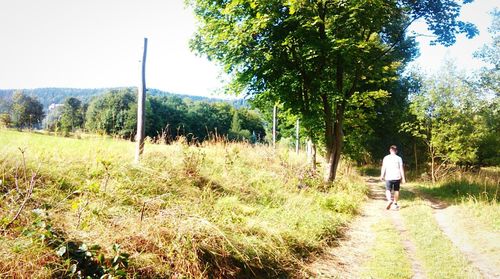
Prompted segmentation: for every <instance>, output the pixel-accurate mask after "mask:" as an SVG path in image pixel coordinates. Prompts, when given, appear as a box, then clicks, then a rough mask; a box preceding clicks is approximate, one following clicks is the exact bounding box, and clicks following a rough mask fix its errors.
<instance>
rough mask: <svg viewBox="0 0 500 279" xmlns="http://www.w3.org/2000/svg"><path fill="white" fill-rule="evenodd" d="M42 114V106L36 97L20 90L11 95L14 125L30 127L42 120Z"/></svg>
mask: <svg viewBox="0 0 500 279" xmlns="http://www.w3.org/2000/svg"><path fill="white" fill-rule="evenodd" d="M44 115H45V114H44V112H43V106H42V104H41V103H40V102H39V101H38V100H37V99H36V98H34V97H31V96H28V95H26V94H24V93H23V92H21V91H17V92H15V93H14V95H13V96H12V107H11V116H12V122H13V124H14V126H15V127H17V128H26V127H28V128H29V129H32V128H33V127H34V126H36V125H38V124H40V123H41V122H42V119H43V117H44Z"/></svg>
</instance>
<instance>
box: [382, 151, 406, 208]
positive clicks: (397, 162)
mask: <svg viewBox="0 0 500 279" xmlns="http://www.w3.org/2000/svg"><path fill="white" fill-rule="evenodd" d="M389 152H390V154H389V155H387V156H385V157H384V160H383V161H382V170H381V172H380V180H385V196H386V198H387V206H386V209H389V208H391V205H392V204H393V203H394V208H395V209H399V205H398V198H399V185H400V184H401V183H403V184H404V183H406V179H405V172H404V169H403V159H401V157H399V156H398V155H396V153H398V148H397V147H396V146H395V145H391V147H390V148H389ZM391 190H393V191H394V200H393V199H391Z"/></svg>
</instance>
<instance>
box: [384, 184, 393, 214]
mask: <svg viewBox="0 0 500 279" xmlns="http://www.w3.org/2000/svg"><path fill="white" fill-rule="evenodd" d="M391 184H392V183H391V181H389V180H386V181H385V197H386V198H387V206H386V207H385V209H389V208H391V204H392V198H391V188H392V185H391Z"/></svg>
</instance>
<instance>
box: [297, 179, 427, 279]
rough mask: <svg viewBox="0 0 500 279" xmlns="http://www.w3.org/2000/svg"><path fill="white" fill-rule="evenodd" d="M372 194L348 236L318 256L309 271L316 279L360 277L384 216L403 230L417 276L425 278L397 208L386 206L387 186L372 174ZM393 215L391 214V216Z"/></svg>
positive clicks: (406, 246)
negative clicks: (381, 185)
mask: <svg viewBox="0 0 500 279" xmlns="http://www.w3.org/2000/svg"><path fill="white" fill-rule="evenodd" d="M367 184H368V186H369V187H370V194H369V198H368V200H367V202H366V203H365V205H364V206H363V208H362V210H361V214H360V215H359V216H358V217H357V218H356V219H355V220H354V221H353V222H352V223H351V225H350V226H349V229H348V230H347V231H346V232H345V235H344V236H343V237H342V238H340V239H339V240H338V241H337V243H335V244H336V245H334V246H333V247H331V248H329V249H328V250H327V251H326V253H325V254H323V255H322V256H321V257H319V258H317V259H315V260H314V261H313V262H312V263H311V264H310V265H309V266H308V267H307V270H308V272H310V273H311V274H312V275H313V276H314V278H342V279H344V278H347V279H349V278H353V279H354V278H361V274H362V273H363V270H362V267H363V266H364V265H365V263H366V261H367V260H369V258H370V255H369V253H370V248H371V247H372V246H373V244H374V243H373V242H374V241H375V233H374V232H373V230H372V225H373V224H376V223H378V222H380V221H381V220H383V218H392V219H393V220H394V223H395V225H396V227H397V229H398V230H399V231H400V232H403V234H402V236H403V238H404V243H403V244H404V245H405V248H406V249H407V251H408V254H409V255H410V259H411V260H412V265H413V269H414V270H413V272H414V274H415V275H416V276H415V278H425V275H424V273H423V271H422V269H421V265H420V264H419V263H418V262H417V260H416V257H415V254H414V251H415V248H414V245H413V244H412V243H411V242H410V240H409V238H407V237H406V235H405V234H404V232H405V231H406V230H405V228H404V225H403V222H402V221H401V217H400V216H399V212H398V211H388V210H386V209H385V206H386V200H385V193H384V189H382V188H380V187H379V186H377V184H380V182H379V181H378V180H376V179H374V178H373V177H371V178H367ZM389 216H392V217H389Z"/></svg>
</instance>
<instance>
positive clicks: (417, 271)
mask: <svg viewBox="0 0 500 279" xmlns="http://www.w3.org/2000/svg"><path fill="white" fill-rule="evenodd" d="M390 215H391V217H392V222H393V224H394V225H395V226H396V229H397V230H398V231H399V233H400V234H401V239H402V240H403V247H404V249H405V251H406V255H407V256H408V258H409V259H410V262H411V268H412V271H413V277H412V278H413V279H424V278H427V276H426V275H425V271H424V268H423V267H422V265H421V264H420V261H419V260H418V259H417V248H416V247H415V244H414V243H413V242H412V241H411V240H410V236H409V233H408V231H407V230H406V228H405V226H404V222H403V218H402V217H401V214H399V212H398V211H392V212H391V214H390Z"/></svg>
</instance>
